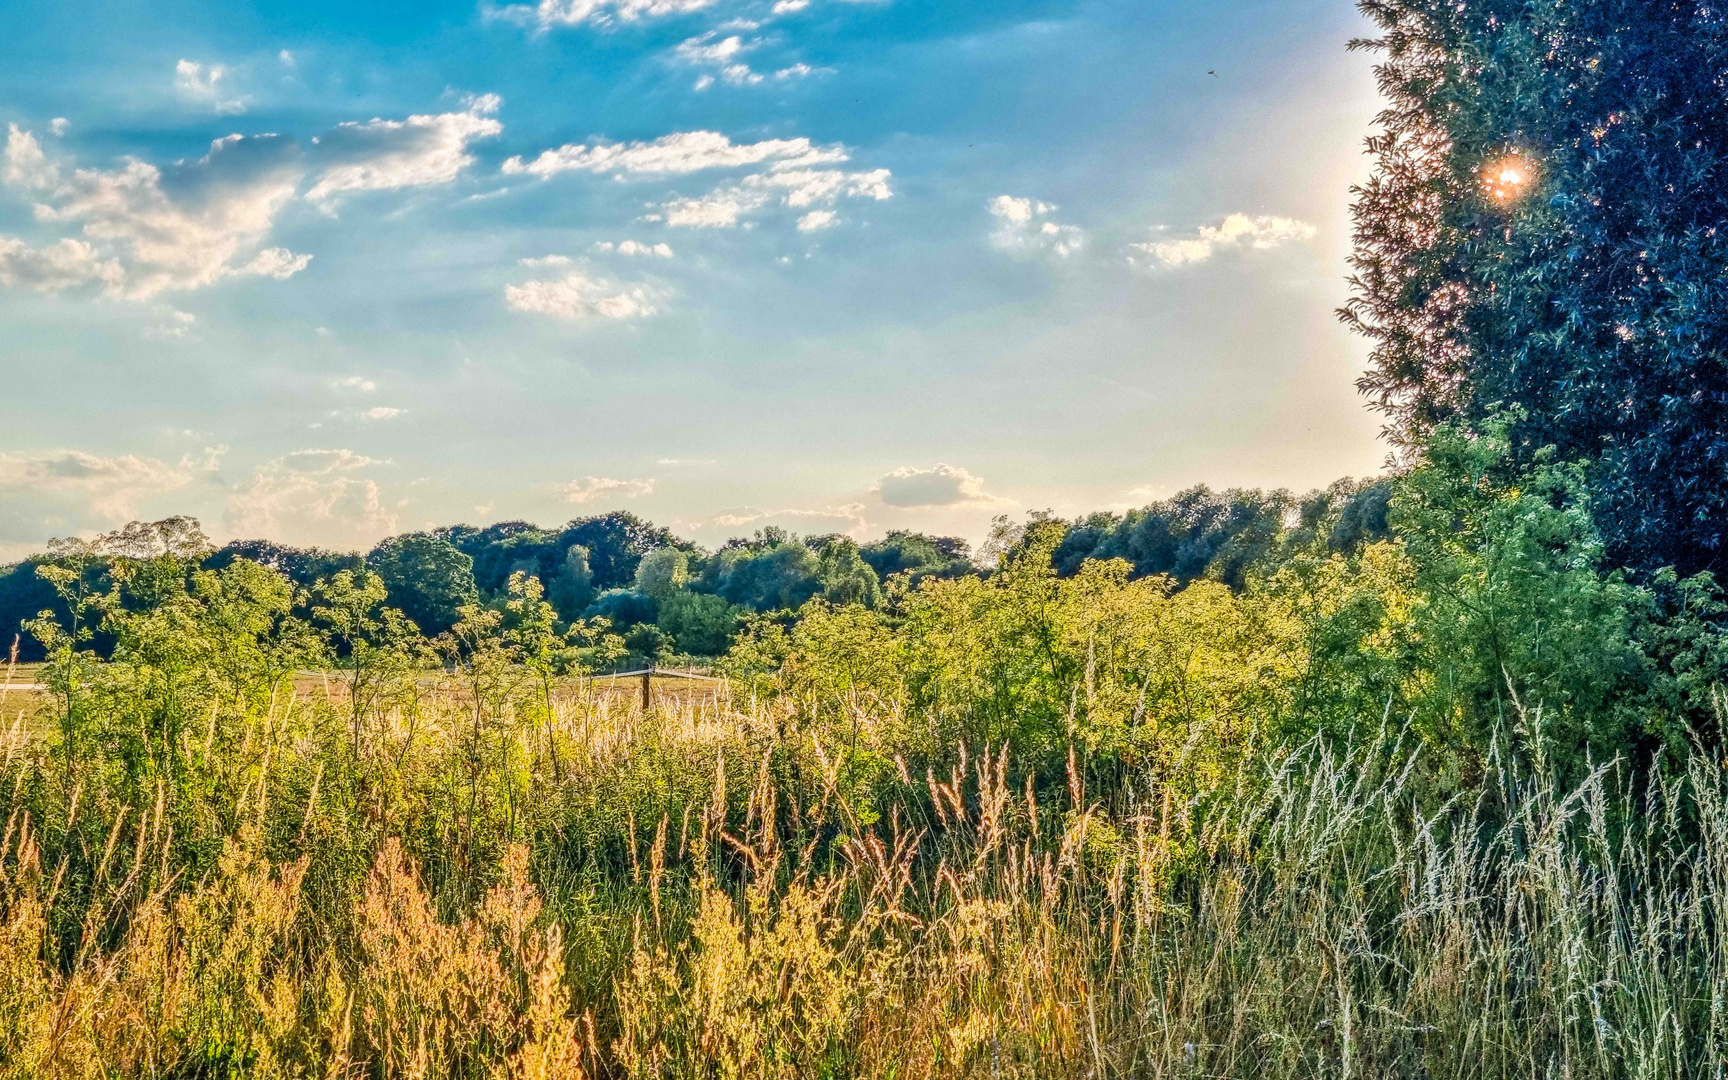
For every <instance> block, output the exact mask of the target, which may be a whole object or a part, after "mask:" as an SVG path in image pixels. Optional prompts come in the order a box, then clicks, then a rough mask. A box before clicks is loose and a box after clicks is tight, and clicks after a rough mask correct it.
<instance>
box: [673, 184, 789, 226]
mask: <svg viewBox="0 0 1728 1080" xmlns="http://www.w3.org/2000/svg"><path fill="white" fill-rule="evenodd" d="M767 201H768V197H767V196H766V195H763V194H761V193H760V192H750V191H741V190H739V189H737V188H728V189H725V190H721V191H716V192H712V193H710V194H708V195H703V196H700V197H698V198H694V199H674V200H672V201H671V202H669V203H666V204H665V205H664V206H662V207H661V211H662V213H663V214H664V216H665V219H666V224H668V225H675V226H679V227H682V228H694V229H725V228H730V227H732V226H733V225H736V224H738V219H739V217H741V216H742V215H744V214H748V213H751V212H753V211H755V210H758V209H760V208H761V207H762V206H763V204H765V203H766V202H767Z"/></svg>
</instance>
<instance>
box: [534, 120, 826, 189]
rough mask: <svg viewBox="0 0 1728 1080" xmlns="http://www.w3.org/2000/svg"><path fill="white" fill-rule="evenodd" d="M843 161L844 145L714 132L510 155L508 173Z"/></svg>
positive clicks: (642, 171) (678, 170) (660, 171)
mask: <svg viewBox="0 0 1728 1080" xmlns="http://www.w3.org/2000/svg"><path fill="white" fill-rule="evenodd" d="M847 159H848V156H847V152H846V148H845V147H843V146H838V145H835V146H817V145H815V144H814V143H812V142H811V141H810V140H809V139H806V138H802V137H800V138H796V139H764V140H763V141H761V142H754V143H735V142H733V141H732V140H731V139H729V138H727V137H726V136H725V135H722V134H720V133H719V132H717V131H680V132H676V133H674V134H671V135H663V136H661V137H660V138H658V139H654V140H652V141H647V142H633V143H609V142H606V141H604V140H600V141H597V142H594V143H592V144H583V143H567V144H565V145H563V146H560V147H558V148H557V149H556V150H546V151H543V152H542V153H541V154H540V156H539V157H537V158H535V159H534V160H533V161H529V162H524V161H523V159H522V158H520V157H513V158H511V159H510V160H508V161H506V162H505V163H504V171H505V172H507V173H528V174H530V175H532V176H538V177H540V178H541V179H546V178H548V177H552V176H556V175H558V174H559V173H563V172H591V173H610V174H612V175H614V176H626V175H630V176H679V175H684V174H687V173H693V172H700V171H702V170H704V169H735V168H741V167H744V166H748V165H759V164H762V163H763V162H773V163H774V165H773V167H775V168H797V167H809V166H813V165H823V164H831V163H835V162H841V161H846V160H847Z"/></svg>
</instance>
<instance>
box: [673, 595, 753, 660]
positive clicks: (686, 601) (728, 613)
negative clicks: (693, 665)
mask: <svg viewBox="0 0 1728 1080" xmlns="http://www.w3.org/2000/svg"><path fill="white" fill-rule="evenodd" d="M743 614H744V609H743V608H741V607H736V606H734V605H732V604H728V603H727V602H726V601H725V599H723V598H722V597H719V596H715V595H713V594H712V593H699V592H690V591H689V590H681V591H679V592H676V593H673V594H672V595H671V596H670V597H668V598H667V599H666V601H665V602H664V603H662V604H661V605H660V617H659V618H658V619H656V620H655V625H657V626H659V627H660V629H662V630H664V631H666V632H667V633H668V634H671V635H672V640H673V641H674V642H675V643H676V644H677V646H678V649H679V650H680V651H681V652H687V653H691V654H693V655H696V656H719V655H720V654H721V653H724V652H725V651H726V650H727V648H728V647H729V646H730V645H731V644H732V635H733V634H734V633H735V632H736V631H737V629H738V618H739V616H741V615H743Z"/></svg>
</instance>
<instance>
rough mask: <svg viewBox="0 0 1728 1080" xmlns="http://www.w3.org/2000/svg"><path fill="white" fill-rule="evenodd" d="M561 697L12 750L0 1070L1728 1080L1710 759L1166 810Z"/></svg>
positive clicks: (0, 967) (1724, 904) (1409, 773)
mask: <svg viewBox="0 0 1728 1080" xmlns="http://www.w3.org/2000/svg"><path fill="white" fill-rule="evenodd" d="M513 687H514V688H513ZM545 705H546V702H545V701H544V699H541V700H540V702H539V704H538V705H536V704H535V703H534V701H533V697H532V695H531V694H530V693H528V692H527V691H525V690H523V689H522V687H521V686H520V685H517V684H512V683H510V681H509V680H508V679H507V678H504V679H501V681H499V682H498V683H497V684H495V685H489V686H479V685H478V684H477V683H476V682H475V681H474V680H471V679H470V680H468V681H466V682H464V681H462V680H459V679H458V680H451V681H449V682H447V683H443V684H440V685H438V686H436V687H431V688H428V687H426V686H424V685H422V684H418V683H417V684H413V686H412V687H411V688H410V689H409V691H407V692H405V693H401V694H396V695H394V696H388V697H381V698H380V704H379V705H378V707H377V708H376V709H374V710H371V711H369V712H367V713H366V714H365V716H364V717H363V723H362V724H361V725H359V726H358V727H356V726H355V725H354V724H353V722H352V717H353V711H352V710H351V709H350V708H349V705H348V703H347V702H346V701H345V700H344V698H343V692H342V688H341V686H340V685H339V684H338V685H334V686H333V687H331V688H330V689H328V690H324V689H320V690H319V691H318V692H317V693H314V694H312V695H310V696H307V695H300V696H297V697H296V696H294V695H286V694H283V695H277V697H276V699H275V700H273V701H271V702H270V703H269V704H268V706H267V707H266V708H264V709H261V710H258V711H255V712H251V713H247V714H246V716H245V718H244V719H243V720H242V721H239V722H237V723H236V725H235V726H233V727H232V728H231V729H228V730H226V731H222V730H221V727H222V726H220V725H218V724H217V723H216V721H215V719H214V717H215V715H216V714H215V712H214V711H213V712H212V720H211V722H210V725H209V726H208V727H207V728H205V729H204V730H198V729H197V727H196V725H186V726H184V728H183V729H182V730H181V733H180V735H179V739H180V741H181V742H180V745H179V746H178V747H176V748H175V752H176V753H177V754H178V755H179V757H180V759H181V760H183V761H184V762H186V763H188V767H187V768H185V769H184V770H182V771H181V772H179V773H176V774H175V775H174V776H173V777H170V776H167V775H160V776H157V777H156V778H155V779H154V782H153V783H151V784H148V785H143V786H139V785H136V784H134V785H131V786H128V785H127V784H126V783H123V782H122V781H121V779H119V777H120V776H121V772H120V770H119V769H118V767H117V766H116V765H115V764H114V763H113V762H108V761H105V760H101V759H99V758H92V759H90V760H86V761H84V762H82V763H81V764H80V766H79V768H77V769H69V768H68V767H67V766H66V763H65V761H64V759H63V758H62V757H60V756H57V755H56V753H55V748H54V747H53V746H51V745H50V744H49V743H47V742H44V741H43V740H42V739H40V738H38V737H36V736H33V735H32V734H30V733H29V732H28V731H27V730H26V728H25V726H24V725H22V724H18V725H14V726H13V727H12V728H11V730H10V732H9V734H7V735H6V736H5V738H4V740H3V743H0V761H3V767H0V776H3V777H4V783H5V788H4V790H5V791H7V792H9V793H10V795H9V799H10V804H9V810H8V813H7V817H6V823H5V826H4V830H3V835H0V1076H6V1077H14V1076H15V1077H90V1076H124V1077H132V1076H137V1077H146V1076H149V1077H163V1076H186V1077H190V1076H201V1077H214V1076H241V1075H244V1076H258V1077H278V1076H280V1077H289V1076H305V1077H312V1076H318V1077H493V1076H498V1077H506V1076H508V1077H580V1076H586V1077H613V1076H616V1077H625V1076H628V1077H751V1078H757V1077H882V1078H889V1077H892V1078H912V1077H925V1076H936V1075H943V1076H956V1075H965V1076H979V1077H986V1076H987V1077H1008V1076H1027V1077H1031V1076H1038V1077H1069V1076H1071V1077H1094V1078H1101V1077H1117V1076H1120V1077H1130V1076H1132V1077H1142V1076H1152V1077H1164V1076H1169V1077H1203V1076H1205V1077H1234V1076H1242V1077H1254V1078H1256V1080H1268V1078H1272V1077H1307V1076H1340V1077H1381V1076H1425V1077H1442V1076H1460V1077H1463V1076H1470V1077H1500V1076H1506V1077H1559V1076H1566V1077H1596V1076H1602V1077H1621V1076H1624V1077H1670V1076H1671V1077H1699V1076H1710V1077H1716V1076H1721V1075H1723V1060H1724V1055H1725V1053H1728V1001H1725V995H1728V966H1725V965H1728V949H1725V942H1724V939H1723V927H1724V918H1725V917H1728V781H1725V780H1724V776H1723V770H1722V768H1721V766H1720V765H1719V763H1717V762H1714V761H1711V760H1708V759H1706V758H1705V757H1704V756H1702V755H1695V756H1693V758H1692V759H1691V760H1690V761H1689V762H1687V763H1686V765H1685V767H1684V768H1683V769H1681V770H1678V771H1670V772H1669V773H1667V774H1665V775H1654V776H1643V775H1640V774H1639V772H1638V768H1637V766H1638V763H1636V762H1627V761H1614V762H1608V763H1602V764H1600V765H1598V766H1597V767H1595V768H1593V769H1592V770H1591V771H1590V772H1589V774H1588V776H1587V777H1586V779H1585V780H1584V781H1583V782H1582V783H1579V784H1576V785H1573V786H1569V787H1561V786H1559V785H1558V784H1557V782H1556V781H1555V780H1554V779H1553V775H1554V774H1553V772H1552V771H1551V770H1549V769H1548V768H1547V767H1546V764H1545V762H1544V760H1543V759H1542V757H1541V755H1540V754H1539V753H1537V754H1534V755H1530V756H1527V757H1526V756H1521V755H1520V754H1517V753H1514V752H1513V751H1511V750H1508V749H1505V748H1504V746H1503V747H1502V748H1500V749H1497V750H1496V751H1495V752H1494V753H1492V754H1491V755H1490V756H1489V757H1488V759H1487V763H1486V768H1485V769H1484V770H1483V775H1482V777H1481V779H1480V781H1479V783H1477V784H1475V785H1474V786H1473V787H1471V788H1469V789H1467V790H1463V791H1459V792H1457V793H1455V794H1453V795H1452V796H1451V797H1450V798H1447V799H1444V800H1436V798H1435V797H1434V796H1432V795H1431V794H1430V793H1429V789H1428V785H1426V784H1424V783H1423V782H1422V778H1423V777H1424V775H1425V773H1424V770H1423V762H1422V759H1421V755H1420V754H1419V753H1417V752H1416V751H1415V750H1413V749H1412V748H1411V747H1409V746H1407V745H1404V744H1403V743H1401V742H1400V741H1399V739H1397V738H1396V737H1393V736H1390V735H1382V736H1380V737H1377V738H1368V739H1364V740H1363V741H1362V742H1360V743H1359V744H1356V745H1343V744H1337V743H1333V742H1328V741H1325V740H1322V739H1315V740H1312V741H1308V742H1305V743H1302V744H1300V745H1296V746H1291V747H1284V748H1275V749H1271V750H1266V751H1262V752H1257V753H1254V754H1252V755H1246V754H1245V755H1242V756H1239V757H1238V758H1237V759H1236V762H1235V765H1234V766H1233V771H1231V772H1229V773H1228V774H1227V775H1226V776H1225V777H1224V779H1223V781H1222V782H1221V783H1219V784H1218V785H1215V786H1214V788H1213V789H1212V790H1210V791H1208V792H1206V793H1204V794H1202V795H1200V796H1182V795H1179V794H1177V789H1175V788H1174V787H1171V786H1167V785H1163V784H1161V783H1160V781H1159V779H1158V774H1157V773H1156V772H1155V771H1148V772H1147V773H1146V774H1145V775H1144V776H1138V777H1134V776H1130V777H1128V778H1127V779H1126V780H1125V781H1123V783H1122V786H1120V787H1118V788H1113V789H1111V790H1108V791H1089V790H1088V789H1087V782H1086V777H1087V775H1088V770H1087V769H1086V768H1085V767H1084V763H1083V762H1082V761H1077V760H1076V759H1075V757H1074V756H1073V755H1071V756H1070V759H1069V764H1068V766H1067V768H1066V769H1065V770H1058V774H1057V775H1048V774H1045V775H1039V774H1037V773H1035V772H1034V771H1033V770H1030V769H1022V768H1021V767H1020V765H1019V764H1018V763H1017V761H1016V758H1015V756H1014V751H1013V748H1012V747H1009V746H964V745H954V746H950V747H947V748H946V752H945V753H944V754H942V755H936V756H933V757H930V758H929V759H927V760H928V761H929V764H927V765H926V766H925V767H923V768H922V769H920V768H919V767H917V766H916V765H913V764H909V763H908V761H907V759H906V758H905V757H903V756H899V757H896V756H892V753H891V750H892V748H891V747H890V746H887V745H886V744H883V743H882V742H880V741H875V742H873V741H872V739H871V733H872V732H873V731H876V730H878V729H880V730H889V729H897V728H898V726H900V725H902V724H903V723H904V718H902V717H896V716H889V715H886V714H885V712H884V711H883V709H882V708H878V707H876V706H866V705H862V704H860V703H859V702H858V701H856V700H854V701H852V702H851V703H850V706H849V708H850V709H851V714H850V715H849V716H847V717H845V718H844V720H843V721H842V722H839V723H817V722H815V720H814V719H813V718H812V714H811V713H810V712H809V711H808V710H805V709H804V708H802V707H801V706H799V705H798V704H797V703H796V702H793V701H789V700H786V699H782V698H773V697H769V698H762V699H744V698H740V699H738V700H734V699H733V698H732V697H731V696H730V694H729V693H727V692H725V691H724V690H723V691H722V692H721V694H720V695H719V696H718V697H717V698H716V699H714V700H711V701H708V700H694V699H673V698H664V699H661V700H660V701H658V702H656V703H655V705H654V707H653V708H651V709H649V710H647V711H646V712H644V711H643V709H642V708H641V706H640V705H639V704H638V703H636V702H635V701H634V700H633V699H632V698H631V697H625V696H620V697H608V696H596V695H593V694H591V693H565V694H562V695H559V696H557V697H555V698H553V699H552V701H551V702H550V708H546V707H545ZM833 708H835V706H834V705H833V703H828V704H827V705H825V706H824V709H826V710H829V711H832V709H833ZM1539 720H1540V717H1539V714H1537V713H1535V711H1534V710H1533V711H1532V715H1531V716H1530V717H1529V718H1528V723H1527V724H1526V726H1527V727H1528V728H1530V729H1532V730H1529V731H1525V732H1523V733H1522V737H1521V738H1520V739H1518V740H1517V745H1519V746H1533V747H1540V746H1542V739H1541V737H1540V732H1539V730H1535V729H1538V728H1539V726H1540V725H1539ZM1395 726H1396V725H1387V727H1388V728H1391V727H1395ZM356 732H358V733H359V734H358V737H356V735H355V733H356ZM1507 745H1510V744H1507ZM872 746H873V747H875V756H874V757H870V756H869V753H868V752H867V751H866V750H865V749H861V747H872ZM938 763H940V764H938ZM866 764H868V765H870V766H871V767H870V768H869V769H866V768H865V767H864V766H865V765H866ZM861 776H862V777H864V779H860V777H861Z"/></svg>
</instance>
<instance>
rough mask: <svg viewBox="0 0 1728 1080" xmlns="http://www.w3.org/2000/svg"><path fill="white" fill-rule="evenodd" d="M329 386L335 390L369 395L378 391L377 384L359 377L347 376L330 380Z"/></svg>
mask: <svg viewBox="0 0 1728 1080" xmlns="http://www.w3.org/2000/svg"><path fill="white" fill-rule="evenodd" d="M330 386H331V387H332V388H333V389H336V390H355V391H358V392H360V393H362V394H370V393H372V392H373V391H375V390H377V389H378V384H377V383H375V382H373V381H372V380H371V379H368V378H364V377H363V376H360V375H348V376H345V377H343V378H340V379H335V380H332V381H331V383H330Z"/></svg>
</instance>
